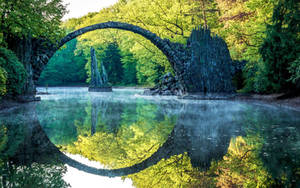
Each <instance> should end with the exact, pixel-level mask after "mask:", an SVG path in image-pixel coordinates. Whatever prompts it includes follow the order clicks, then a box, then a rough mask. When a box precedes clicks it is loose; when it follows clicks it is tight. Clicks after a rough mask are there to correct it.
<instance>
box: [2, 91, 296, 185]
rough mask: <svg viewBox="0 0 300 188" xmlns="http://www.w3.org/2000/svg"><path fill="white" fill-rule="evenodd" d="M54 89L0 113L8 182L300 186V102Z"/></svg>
mask: <svg viewBox="0 0 300 188" xmlns="http://www.w3.org/2000/svg"><path fill="white" fill-rule="evenodd" d="M39 90H40V91H45V88H39ZM48 91H49V92H50V93H51V95H42V96H41V98H42V101H41V102H37V103H31V104H25V105H23V106H20V107H19V108H17V109H14V110H10V111H9V112H5V113H4V112H2V113H0V187H68V186H71V187H300V112H296V111H292V110H288V109H284V108H279V107H275V106H270V105H269V106H266V105H262V104H259V103H246V102H237V101H195V100H178V99H176V97H149V96H142V95H141V93H142V92H143V91H142V90H130V89H115V90H114V91H113V93H88V92H87V88H49V89H48Z"/></svg>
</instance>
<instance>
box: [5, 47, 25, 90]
mask: <svg viewBox="0 0 300 188" xmlns="http://www.w3.org/2000/svg"><path fill="white" fill-rule="evenodd" d="M0 67H2V68H3V69H4V70H5V71H6V73H7V80H6V91H7V93H6V94H7V95H8V96H16V95H20V94H22V93H23V91H24V87H23V86H24V84H25V81H26V75H27V74H26V70H25V68H24V66H23V64H22V63H20V61H19V60H18V58H17V56H16V55H15V54H14V53H13V52H12V51H11V50H8V49H6V48H2V47H0Z"/></svg>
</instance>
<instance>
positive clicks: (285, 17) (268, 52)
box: [260, 0, 300, 92]
mask: <svg viewBox="0 0 300 188" xmlns="http://www.w3.org/2000/svg"><path fill="white" fill-rule="evenodd" d="M297 2H298V1H296V0H280V1H279V3H278V5H277V6H276V7H275V8H274V13H273V19H272V21H273V23H272V25H269V26H268V28H267V37H266V38H265V40H264V43H263V45H262V47H261V48H260V53H261V55H262V59H263V61H264V63H265V68H266V72H267V74H266V77H267V79H268V82H269V83H267V84H269V87H268V88H267V90H266V91H265V92H279V91H285V90H288V89H291V88H292V87H293V85H292V82H290V81H288V80H289V79H290V78H291V76H292V75H291V73H290V72H289V70H288V69H289V67H290V66H291V64H292V62H294V61H295V60H296V59H297V58H298V57H299V56H300V35H299V33H300V12H299V10H300V9H299V6H300V5H299V3H297Z"/></svg>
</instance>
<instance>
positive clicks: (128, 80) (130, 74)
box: [121, 51, 137, 85]
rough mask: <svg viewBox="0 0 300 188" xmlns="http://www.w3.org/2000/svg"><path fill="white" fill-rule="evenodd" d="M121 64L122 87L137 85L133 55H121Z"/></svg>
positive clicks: (135, 61) (125, 53)
mask: <svg viewBox="0 0 300 188" xmlns="http://www.w3.org/2000/svg"><path fill="white" fill-rule="evenodd" d="M121 61H122V64H123V69H124V71H123V73H124V75H123V79H122V82H123V84H124V85H137V78H136V74H137V70H136V64H137V60H136V59H135V58H134V56H133V54H132V53H130V52H128V51H126V52H123V53H122V59H121Z"/></svg>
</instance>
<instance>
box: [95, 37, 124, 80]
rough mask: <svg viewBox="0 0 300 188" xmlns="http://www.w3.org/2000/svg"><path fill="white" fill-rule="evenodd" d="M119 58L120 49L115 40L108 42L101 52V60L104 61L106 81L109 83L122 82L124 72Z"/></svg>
mask: <svg viewBox="0 0 300 188" xmlns="http://www.w3.org/2000/svg"><path fill="white" fill-rule="evenodd" d="M121 58H122V56H121V51H120V49H119V47H118V44H117V43H115V42H113V43H109V44H108V46H107V47H106V48H105V50H104V52H103V56H102V59H101V62H103V63H104V66H105V68H106V70H107V74H108V81H109V82H110V83H111V84H120V83H122V79H123V74H124V73H123V66H122V62H121Z"/></svg>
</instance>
